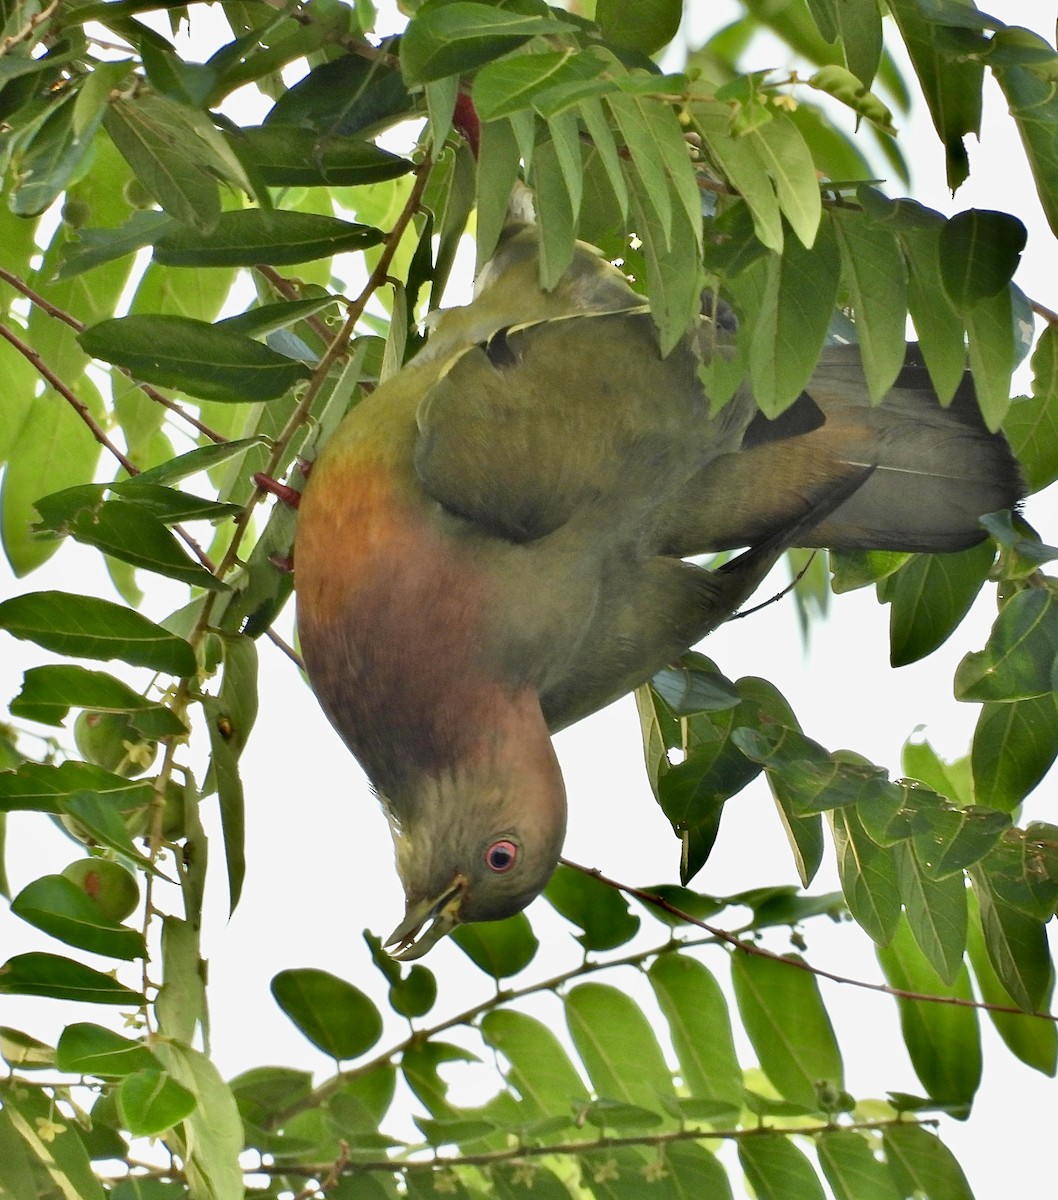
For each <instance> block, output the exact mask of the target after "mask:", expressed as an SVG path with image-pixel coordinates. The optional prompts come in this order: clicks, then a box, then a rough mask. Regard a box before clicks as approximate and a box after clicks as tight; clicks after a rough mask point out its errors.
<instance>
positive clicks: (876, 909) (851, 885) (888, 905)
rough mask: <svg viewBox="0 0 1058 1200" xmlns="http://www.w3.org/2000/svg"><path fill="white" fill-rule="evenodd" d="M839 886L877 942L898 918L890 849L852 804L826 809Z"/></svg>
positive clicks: (855, 915)
mask: <svg viewBox="0 0 1058 1200" xmlns="http://www.w3.org/2000/svg"><path fill="white" fill-rule="evenodd" d="M830 821H831V830H832V832H833V835H834V849H835V851H836V852H837V859H838V875H839V877H840V879H841V890H842V892H843V893H844V896H845V902H846V903H847V904H848V906H849V912H850V913H852V916H853V918H854V919H855V921H856V923H857V924H858V925H860V926H861V927H862V928H863V929H864V930H866V931H867V933H869V934H870V936H871V937H872V938H873V939H874V940H875V941H876V942H877V943H878V945H880V946H884V945H885V944H886V943H887V942H888V941H889V939H890V938H891V937H892V936H893V932H894V931H895V929H896V926H897V922H898V921H899V920H900V892H899V890H898V888H897V878H896V863H895V862H894V861H893V855H892V852H891V851H890V850H888V849H885V848H883V847H882V846H879V845H878V844H877V843H876V842H874V841H873V840H872V839H871V838H870V837H868V836H867V832H866V830H865V829H864V828H863V824H862V822H861V821H860V817H859V813H858V811H857V810H856V809H855V808H853V807H849V808H838V809H834V810H833V811H832V812H831V813H830Z"/></svg>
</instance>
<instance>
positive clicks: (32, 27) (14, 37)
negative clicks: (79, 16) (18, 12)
mask: <svg viewBox="0 0 1058 1200" xmlns="http://www.w3.org/2000/svg"><path fill="white" fill-rule="evenodd" d="M61 3H62V0H51V3H50V4H49V5H48V6H47V7H46V8H44V9H42V10H41V11H40V12H39V13H35V14H34V15H33V16H32V17H30V19H29V20H28V21H27V22H26V23H25V25H23V26H22V28H21V29H19V30H18V31H17V32H15V33H12V34H11V35H10V36H9V37H6V38H4V40H3V41H0V56H2V55H5V54H6V53H7V52H8V51H9V50H10V49H12V47H14V46H17V45H18V44H19V42H25V41H28V40H29V39H30V38H31V37H32V36H33V34H34V33H35V32H36V31H37V29H38V28H39V27H40V26H41V25H43V24H44V22H45V21H46V20H48V18H49V17H50V16H52V14H53V13H54V12H55V10H56V9H57V8H58V7H59V5H60V4H61Z"/></svg>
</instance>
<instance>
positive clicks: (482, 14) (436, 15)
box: [400, 0, 575, 86]
mask: <svg viewBox="0 0 1058 1200" xmlns="http://www.w3.org/2000/svg"><path fill="white" fill-rule="evenodd" d="M548 11H550V10H544V12H548ZM574 28H575V27H574V26H573V25H571V24H570V23H569V22H568V21H561V20H558V19H556V18H554V17H551V16H545V15H543V13H541V15H538V16H526V15H523V14H521V13H518V12H510V11H505V10H503V9H498V8H493V7H491V6H490V5H487V4H471V3H466V2H464V0H455V2H454V3H445V2H444V0H433V3H429V2H428V3H426V4H424V5H423V6H422V7H421V8H420V9H419V10H418V12H417V13H416V14H415V16H414V17H413V19H412V20H411V21H410V22H409V23H408V28H407V29H406V30H405V32H404V36H403V37H402V38H401V42H400V69H401V72H402V74H403V76H404V80H405V82H406V83H407V84H408V85H409V86H411V85H415V84H421V83H427V82H429V81H430V80H431V79H443V78H444V77H445V76H446V75H460V74H462V73H463V72H465V71H471V70H473V69H474V67H480V66H481V65H482V64H483V63H487V62H488V61H489V60H490V59H493V58H497V57H499V55H501V54H503V53H505V52H506V51H508V50H513V49H515V48H516V47H518V46H520V45H522V44H523V43H524V42H527V41H528V40H529V39H530V38H532V37H538V36H547V35H550V34H556V33H568V32H571V31H572V30H573V29H574Z"/></svg>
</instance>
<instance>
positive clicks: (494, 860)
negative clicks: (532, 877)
mask: <svg viewBox="0 0 1058 1200" xmlns="http://www.w3.org/2000/svg"><path fill="white" fill-rule="evenodd" d="M517 857H518V847H517V846H516V845H515V844H514V842H509V841H507V839H506V838H504V839H502V840H501V841H498V842H493V843H492V845H491V846H490V847H489V848H488V849H487V850H486V851H485V862H486V864H487V865H488V868H489V870H490V871H495V872H496V874H497V875H502V874H503V873H504V872H505V871H509V870H510V869H511V867H513V866H514V860H515V859H516V858H517Z"/></svg>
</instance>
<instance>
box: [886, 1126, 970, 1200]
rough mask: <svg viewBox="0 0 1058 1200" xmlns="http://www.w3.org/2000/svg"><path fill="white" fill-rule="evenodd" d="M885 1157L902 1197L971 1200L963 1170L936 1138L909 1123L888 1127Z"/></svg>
mask: <svg viewBox="0 0 1058 1200" xmlns="http://www.w3.org/2000/svg"><path fill="white" fill-rule="evenodd" d="M882 1137H883V1144H884V1146H885V1157H886V1159H887V1160H888V1162H889V1165H890V1167H891V1168H892V1171H893V1176H894V1178H895V1179H896V1180H897V1183H898V1186H899V1187H900V1188H901V1192H902V1194H903V1195H905V1196H910V1195H912V1194H918V1195H922V1196H928V1197H929V1200H973V1192H971V1190H970V1185H969V1183H967V1181H966V1176H965V1175H964V1174H963V1172H962V1168H961V1167H960V1166H959V1164H958V1163H957V1162H956V1161H955V1157H954V1155H953V1154H952V1152H951V1151H950V1150H949V1149H948V1147H947V1146H945V1145H944V1143H943V1142H942V1141H941V1140H940V1138H938V1137H937V1136H936V1135H935V1134H932V1133H930V1132H929V1131H928V1130H926V1129H923V1128H922V1126H921V1125H916V1124H913V1123H911V1122H908V1123H906V1124H900V1125H891V1126H890V1127H889V1128H888V1129H886V1130H885V1131H884V1132H883V1134H882Z"/></svg>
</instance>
